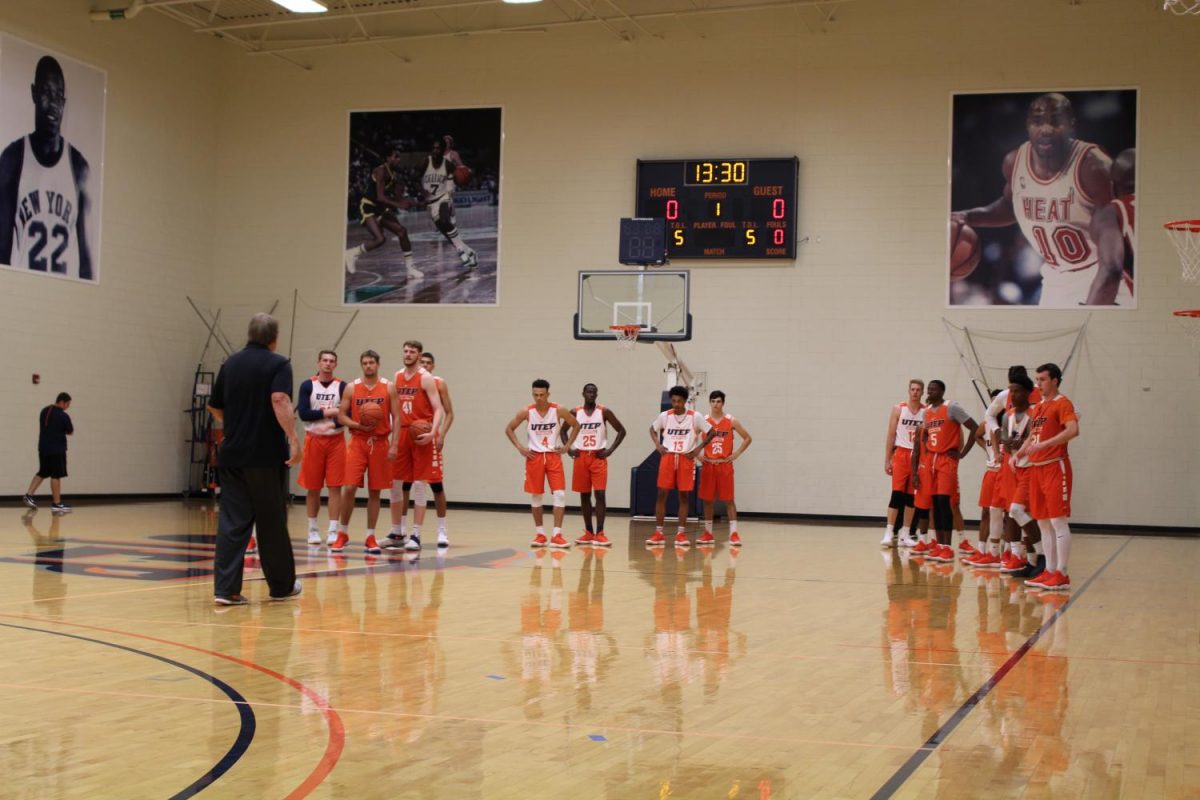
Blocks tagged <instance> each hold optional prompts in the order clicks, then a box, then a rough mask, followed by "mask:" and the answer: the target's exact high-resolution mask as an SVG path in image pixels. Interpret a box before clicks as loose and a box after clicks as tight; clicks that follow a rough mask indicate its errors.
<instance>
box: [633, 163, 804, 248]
mask: <svg viewBox="0 0 1200 800" xmlns="http://www.w3.org/2000/svg"><path fill="white" fill-rule="evenodd" d="M799 164H800V161H799V159H797V158H795V157H792V158H742V159H736V158H724V159H720V158H714V159H691V160H679V161H638V162H637V216H639V217H661V218H663V219H665V220H666V221H667V255H668V256H669V257H670V258H672V259H676V258H698V259H710V258H713V259H721V258H724V259H772V258H778V259H785V260H787V259H793V260H794V259H795V258H796V174H797V171H798V169H799Z"/></svg>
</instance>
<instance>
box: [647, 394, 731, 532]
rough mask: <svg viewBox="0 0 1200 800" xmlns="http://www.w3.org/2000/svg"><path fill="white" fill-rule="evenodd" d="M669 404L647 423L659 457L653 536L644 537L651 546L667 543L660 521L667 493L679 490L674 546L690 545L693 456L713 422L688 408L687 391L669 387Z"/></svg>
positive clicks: (709, 433)
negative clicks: (677, 521) (689, 512)
mask: <svg viewBox="0 0 1200 800" xmlns="http://www.w3.org/2000/svg"><path fill="white" fill-rule="evenodd" d="M669 394H670V397H671V407H670V408H669V409H668V410H666V411H664V412H662V413H661V414H659V415H658V416H657V417H656V418H655V419H654V422H653V423H652V424H651V425H650V441H652V442H654V449H655V450H657V451H658V453H659V456H661V458H660V459H659V462H658V498H657V500H656V502H655V504H654V523H655V524H654V535H653V536H651V537H650V538H649V539H647V540H646V544H647V545H648V546H650V547H659V546H662V545H665V544H666V543H667V540H666V537H664V536H663V521H664V518H665V517H666V515H667V495H669V494H670V493H671V490H672V489H676V490H678V491H679V526H678V527H677V528H676V529H675V546H676V547H690V546H691V544H692V543H691V542H690V541H688V537H687V519H688V499H689V497H690V495H691V492H692V488H693V487H694V486H695V484H696V462H695V458H696V455H697V454H698V453H699V452H700V451H701V450H703V449H704V447H705V445H707V444H708V443H709V441H710V440H711V439H712V438H713V435H714V431H713V429H712V425H710V424H709V423H708V420H706V419H705V418H704V417H703V416H701V415H700V414H697V413H696V412H695V411H692V410H691V409H689V408H688V407H687V400H688V390H687V389H686V388H684V387H682V386H672V387H671V391H670V392H669Z"/></svg>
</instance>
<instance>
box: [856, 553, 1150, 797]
mask: <svg viewBox="0 0 1200 800" xmlns="http://www.w3.org/2000/svg"><path fill="white" fill-rule="evenodd" d="M1132 541H1133V537H1129V538H1127V539H1126V540H1125V542H1124V544H1122V545H1121V546H1120V547H1118V548H1117V551H1116V552H1115V553H1113V554H1112V555H1111V556H1109V557H1108V560H1107V561H1105V562H1104V563H1103V564H1101V565H1100V569H1098V570H1096V571H1095V572H1093V573H1092V575H1091V577H1089V578H1088V579H1087V580H1086V581H1084V583H1083V586H1081V587H1079V589H1078V591H1075V592H1072V593H1071V598H1070V599H1069V600H1067V602H1066V604H1065V605H1063V607H1062V608H1059V609H1056V610H1055V611H1054V613H1053V614H1052V615H1051V616H1050V619H1048V620H1046V621H1045V622H1043V623H1042V626H1041V627H1040V628H1038V629H1037V630H1036V631H1034V633H1033V635H1032V636H1030V637H1029V638H1028V639H1026V640H1025V642H1024V643H1023V644H1022V645H1021V646H1020V647H1018V648H1017V649H1016V650H1015V651H1014V652H1013V654H1012V655H1011V656H1009V658H1008V660H1007V661H1005V662H1004V663H1003V664H1001V665H1000V667H999V668H998V669H997V670H996V671H995V672H994V673H993V674H992V677H990V678H988V679H987V680H986V681H984V682H983V685H982V686H980V687H979V688H978V689H976V690H975V692H974V693H973V694H972V695H971V696H970V697H968V698H967V699H966V700H964V701H963V703H962V705H960V706H959V707H958V709H957V710H956V711H955V712H954V713H953V714H951V715H950V718H949V719H948V720H946V721H945V722H944V723H942V725H941V726H940V727H939V728H938V729H937V730H936V731H934V732H933V734H932V735H931V736H930V737H929V738H928V739H926V740H925V743H924V744H922V745H921V746H920V747H919V748H917V751H916V752H915V753H913V754H912V755H911V756H909V757H908V759H907V760H906V761H905V762H904V763H903V764H902V765H900V768H899V769H897V770H896V771H895V772H893V773H892V776H891V777H890V778H888V779H887V780H886V781H884V784H883V785H882V786H880V787H879V789H877V790H876V791H875V793H874V794H872V795H871V800H887V798H890V797H892V796H893V795H894V794H895V793H896V792H897V791H898V790H899V789H900V787H902V786H903V785H904V784H905V783H906V782H907V781H908V779H909V778H911V777H912V775H913V773H915V772H916V771H917V769H919V768H920V766H921V765H922V764H924V763H925V761H926V760H927V759H928V758H929V757H930V756H931V755H933V753H934V752H935V751H936V750H937V749H938V748H939V747H940V746H941V745H942V744H943V743H945V741H946V739H948V738H949V737H950V736H951V735H952V734H953V733H954V731H955V729H956V728H958V726H959V725H961V724H962V722H963V720H965V719H966V718H967V715H969V714H970V713H971V712H972V711H974V710H975V707H976V706H977V705H979V703H980V701H982V700H983V699H984V698H985V697H987V696H988V695H989V694H991V692H992V689H994V688H996V686H997V685H998V684H999V683H1000V681H1002V680H1004V676H1006V675H1007V674H1008V673H1009V671H1011V670H1012V668H1013V667H1015V666H1016V665H1017V663H1018V662H1019V661H1020V660H1021V659H1022V658H1024V657H1025V655H1026V654H1027V653H1028V652H1029V651H1030V650H1031V649H1032V648H1033V646H1034V645H1035V644H1037V643H1038V641H1039V640H1040V639H1041V638H1042V636H1043V635H1044V634H1045V633H1046V632H1047V631H1049V630H1050V629H1051V628H1053V627H1054V624H1055V623H1056V622H1058V621H1059V619H1061V618H1062V617H1063V616H1064V615H1065V614H1066V613H1067V611H1069V610H1070V608H1071V606H1073V605H1075V601H1076V600H1078V599H1079V598H1080V597H1083V595H1084V593H1085V592H1087V590H1088V589H1089V588H1091V585H1092V583H1093V582H1094V581H1095V580H1096V578H1099V577H1100V576H1101V575H1103V574H1104V571H1105V570H1107V569H1108V568H1109V566H1111V565H1112V563H1113V562H1114V561H1116V560H1117V557H1118V556H1120V555H1121V553H1123V552H1125V548H1126V547H1128V546H1129V543H1130V542H1132Z"/></svg>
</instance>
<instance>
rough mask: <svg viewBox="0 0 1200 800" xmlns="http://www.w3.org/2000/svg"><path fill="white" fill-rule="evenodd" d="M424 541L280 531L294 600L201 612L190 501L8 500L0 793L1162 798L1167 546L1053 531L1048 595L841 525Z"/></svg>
mask: <svg viewBox="0 0 1200 800" xmlns="http://www.w3.org/2000/svg"><path fill="white" fill-rule="evenodd" d="M452 519H453V528H452V531H451V533H452V537H453V546H452V547H451V548H449V549H448V550H447V551H446V552H444V553H439V552H436V551H435V550H434V549H432V548H429V547H427V548H426V549H425V550H424V551H423V552H422V553H421V554H420V556H419V558H418V557H413V556H411V555H397V556H382V557H370V556H364V555H363V554H362V553H360V552H355V551H354V550H352V549H348V550H347V551H346V553H345V554H344V555H335V554H330V553H329V551H328V550H327V549H326V548H325V547H323V546H322V547H311V548H310V547H307V546H306V545H305V544H304V543H303V540H302V539H300V538H296V539H294V547H295V552H296V556H297V562H298V567H299V569H300V572H301V573H302V575H303V577H304V593H303V594H302V595H301V596H300V597H299V598H297V599H296V600H295V601H290V602H269V601H267V598H266V587H265V585H264V584H262V583H261V582H260V581H259V580H256V579H258V578H260V577H261V573H260V572H258V570H257V569H256V568H255V562H254V560H253V559H248V561H247V567H248V571H247V578H248V579H249V582H248V583H247V588H246V594H247V595H248V597H249V598H250V601H251V604H250V605H249V606H248V607H242V608H231V609H224V610H222V609H214V607H213V604H212V579H211V577H210V575H209V570H210V567H211V564H212V560H211V559H212V553H213V543H214V533H215V516H214V514H213V509H212V507H211V506H210V505H208V504H203V503H188V504H180V503H176V502H168V503H143V504H126V505H120V506H109V505H96V506H91V505H86V506H82V507H79V508H77V510H76V512H75V513H74V514H72V515H67V516H56V517H51V516H50V514H49V512H48V511H46V510H41V511H38V512H30V513H27V514H25V515H23V516H22V515H21V514H20V512H19V511H16V510H11V509H10V511H9V512H8V513H7V515H6V521H5V522H4V525H3V530H0V537H2V540H3V542H4V544H3V550H2V551H0V587H2V588H0V646H2V647H3V649H4V650H5V651H6V652H7V653H8V654H9V656H8V658H7V660H6V664H7V669H6V670H5V677H4V685H5V690H6V695H7V697H8V703H7V708H6V715H7V716H8V717H9V718H10V719H11V720H13V722H11V723H9V724H8V725H7V726H6V730H7V731H8V733H7V734H6V736H5V747H4V753H5V756H4V765H5V767H6V773H7V775H8V779H7V780H8V783H9V786H10V787H13V788H14V789H15V790H16V794H14V795H13V796H14V797H63V798H68V797H97V796H114V795H115V794H119V795H120V796H125V797H164V796H170V797H187V796H191V795H192V794H195V793H197V792H199V791H202V790H204V789H206V788H208V789H210V791H209V793H211V794H214V796H255V797H304V796H312V797H340V796H360V797H364V796H383V794H386V796H391V797H456V798H457V797H462V798H469V797H549V796H559V795H570V796H572V797H580V798H626V797H628V798H642V797H652V798H653V797H697V798H728V797H757V798H768V797H775V798H782V797H788V798H790V797H871V796H874V797H930V796H939V797H962V796H974V797H978V796H991V797H998V796H1015V795H1019V796H1029V797H1051V796H1053V797H1059V796H1072V797H1188V796H1192V795H1193V794H1194V791H1195V788H1196V775H1195V772H1194V766H1189V764H1191V761H1192V760H1194V756H1192V755H1189V753H1191V754H1194V753H1195V752H1196V744H1197V742H1198V741H1200V714H1197V713H1196V698H1197V695H1196V686H1195V680H1194V675H1195V673H1196V670H1197V667H1200V663H1197V661H1196V659H1195V641H1194V640H1193V639H1190V638H1186V637H1181V636H1179V635H1178V633H1179V632H1182V631H1186V630H1194V626H1195V620H1196V618H1197V615H1198V614H1200V596H1198V595H1197V593H1196V590H1195V585H1196V582H1195V574H1196V572H1197V570H1200V542H1197V541H1196V540H1194V539H1189V540H1178V539H1168V538H1156V537H1142V536H1129V535H1123V534H1120V533H1109V534H1105V535H1092V534H1086V533H1084V534H1080V535H1079V536H1078V537H1077V543H1076V552H1077V557H1076V566H1075V569H1074V573H1073V574H1074V575H1075V576H1076V581H1077V583H1076V587H1077V588H1075V590H1074V591H1073V592H1072V593H1071V594H1070V595H1069V596H1066V595H1061V594H1042V595H1036V594H1035V593H1032V592H1026V591H1023V590H1022V589H1021V588H1020V587H1019V586H1018V585H1017V583H1018V582H1017V581H1016V580H1014V579H1008V578H1006V577H1003V576H1000V575H998V574H996V573H995V572H994V571H982V570H981V571H970V570H966V569H963V568H960V567H958V566H955V565H933V564H931V563H926V564H921V563H920V559H910V558H908V557H907V556H906V555H895V554H894V552H889V551H884V552H883V553H882V554H881V553H880V552H878V549H877V547H876V542H875V540H874V533H875V532H874V530H873V529H871V530H867V529H863V528H854V527H850V528H847V527H831V526H828V525H819V524H803V523H790V524H785V523H771V522H766V521H756V520H751V521H747V522H744V523H743V528H742V530H743V536H744V538H745V539H746V546H745V547H743V548H742V552H741V553H738V552H737V550H736V549H731V548H728V547H726V546H725V544H724V542H725V539H726V536H725V534H724V532H723V531H722V530H721V526H720V525H718V531H717V539H718V544H717V546H716V547H715V548H711V549H705V548H699V549H698V548H692V549H690V550H676V549H674V548H671V547H668V548H665V549H661V548H660V549H657V551H655V550H653V549H651V550H648V549H647V548H646V547H644V545H643V540H644V538H645V537H646V536H647V535H648V534H649V532H650V528H649V527H648V526H647V525H646V524H644V523H636V522H633V523H631V522H629V521H628V520H627V519H625V518H621V517H617V518H614V519H612V520H611V523H610V525H609V531H610V535H611V536H612V538H613V539H614V540H615V542H616V545H615V547H613V548H612V551H611V552H607V551H605V550H603V549H590V548H575V549H572V550H571V551H569V552H547V551H544V550H543V551H537V552H534V551H530V550H529V549H528V548H527V547H526V546H525V543H526V539H527V535H528V531H527V515H526V514H518V513H505V512H471V511H459V512H455V513H453V515H452ZM291 523H292V529H293V531H296V530H300V531H302V530H303V525H304V521H303V512H302V511H301V510H299V509H298V510H297V511H296V512H294V513H293V515H292V520H291ZM847 542H850V543H852V547H851V551H852V552H853V555H852V556H851V557H847V552H848V551H847V547H846V544H847ZM16 720H20V724H19V725H18V724H15V721H16ZM380 787H387V788H386V790H381V788H380ZM381 791H382V792H383V794H380V792H381Z"/></svg>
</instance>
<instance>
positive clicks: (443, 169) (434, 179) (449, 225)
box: [421, 136, 479, 269]
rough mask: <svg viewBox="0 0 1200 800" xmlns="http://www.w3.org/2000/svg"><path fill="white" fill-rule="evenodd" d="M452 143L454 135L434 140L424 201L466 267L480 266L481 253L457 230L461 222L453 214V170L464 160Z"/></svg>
mask: <svg viewBox="0 0 1200 800" xmlns="http://www.w3.org/2000/svg"><path fill="white" fill-rule="evenodd" d="M453 147H454V137H452V136H445V137H443V138H442V139H435V140H434V142H433V146H432V148H431V149H430V153H429V161H428V162H427V163H426V165H425V174H424V175H422V176H421V186H422V188H423V189H424V190H425V202H426V203H427V205H428V207H429V216H430V217H432V218H433V224H434V226H435V227H436V228H437V229H438V231H440V232H441V234H442V236H445V237H446V241H448V242H449V243H450V244H451V245H453V246H454V249H455V250H457V251H458V258H459V260H460V261H462V265H463V267H465V268H466V269H473V268H474V267H477V266H479V257H478V256H477V255H476V254H475V251H474V250H472V249H471V248H470V247H468V246H467V244H466V242H464V241H463V240H462V236H460V235H459V233H458V222H457V220H456V219H455V217H454V170H455V169H456V168H458V167H460V166H463V164H462V161H461V160H460V159H459V156H458V151H457V150H454V149H453ZM447 150H449V153H447V152H446V151H447Z"/></svg>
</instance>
